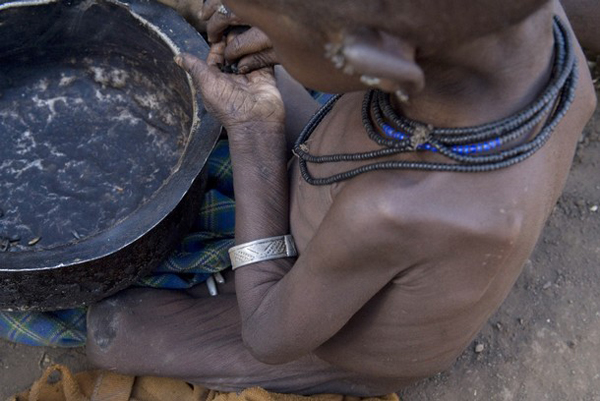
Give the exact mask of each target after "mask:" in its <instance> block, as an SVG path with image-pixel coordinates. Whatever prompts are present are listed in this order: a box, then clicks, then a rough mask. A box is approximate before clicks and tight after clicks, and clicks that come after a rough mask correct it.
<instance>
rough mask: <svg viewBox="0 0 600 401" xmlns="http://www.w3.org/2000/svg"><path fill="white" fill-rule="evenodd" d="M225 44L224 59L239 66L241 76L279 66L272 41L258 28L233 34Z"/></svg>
mask: <svg viewBox="0 0 600 401" xmlns="http://www.w3.org/2000/svg"><path fill="white" fill-rule="evenodd" d="M225 44H226V45H225V49H224V54H223V57H224V59H225V61H226V62H227V63H229V64H235V65H237V70H238V72H239V73H240V74H247V73H249V72H250V71H254V70H258V69H261V68H264V67H272V66H274V65H276V64H279V63H278V61H277V56H276V55H275V51H274V50H273V44H272V43H271V40H270V39H269V38H268V37H267V35H265V33H264V32H263V31H261V30H260V29H258V28H256V27H251V28H250V29H248V30H246V31H244V32H241V33H238V32H235V31H234V32H231V33H230V34H229V35H228V37H227V38H226V41H225Z"/></svg>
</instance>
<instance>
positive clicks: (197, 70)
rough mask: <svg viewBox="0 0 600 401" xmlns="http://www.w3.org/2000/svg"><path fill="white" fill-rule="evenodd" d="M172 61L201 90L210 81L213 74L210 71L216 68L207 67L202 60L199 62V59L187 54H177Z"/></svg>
mask: <svg viewBox="0 0 600 401" xmlns="http://www.w3.org/2000/svg"><path fill="white" fill-rule="evenodd" d="M174 60H175V63H177V65H178V66H180V67H181V68H183V69H184V70H185V71H187V73H188V74H190V75H191V76H192V79H193V80H194V84H195V85H196V86H197V87H198V88H202V87H203V84H204V83H206V82H209V81H210V80H211V76H212V75H213V74H214V71H212V69H213V68H216V67H210V66H208V65H207V64H206V62H204V61H203V60H200V59H199V58H197V57H194V56H192V55H191V54H188V53H181V54H178V55H177V56H175V59H174Z"/></svg>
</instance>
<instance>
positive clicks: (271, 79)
mask: <svg viewBox="0 0 600 401" xmlns="http://www.w3.org/2000/svg"><path fill="white" fill-rule="evenodd" d="M246 78H247V80H248V82H252V83H264V84H269V85H272V86H273V88H275V89H276V87H275V72H274V71H273V67H263V68H259V69H256V70H254V71H251V72H249V73H248V74H247V75H246Z"/></svg>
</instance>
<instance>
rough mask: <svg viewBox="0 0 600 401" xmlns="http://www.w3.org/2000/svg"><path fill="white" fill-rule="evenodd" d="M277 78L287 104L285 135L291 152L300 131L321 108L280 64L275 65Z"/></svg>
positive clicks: (278, 86) (282, 96)
mask: <svg viewBox="0 0 600 401" xmlns="http://www.w3.org/2000/svg"><path fill="white" fill-rule="evenodd" d="M275 80H276V82H277V89H279V92H280V93H281V98H282V99H283V103H284V105H285V137H286V141H287V149H288V152H291V149H292V147H293V146H294V143H295V142H296V139H297V138H298V136H299V135H300V132H302V130H303V129H304V127H305V126H306V124H307V123H308V121H309V120H310V118H311V117H312V116H313V114H315V113H316V111H317V110H318V109H319V103H318V102H317V101H316V100H315V99H313V97H312V96H311V95H310V94H309V93H308V91H307V90H306V89H305V88H304V87H303V86H302V85H301V84H300V83H299V82H298V81H296V80H295V79H294V78H292V77H291V76H290V74H288V73H287V71H286V70H285V69H284V68H283V67H282V66H280V65H277V66H275Z"/></svg>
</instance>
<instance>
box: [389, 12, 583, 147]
mask: <svg viewBox="0 0 600 401" xmlns="http://www.w3.org/2000/svg"><path fill="white" fill-rule="evenodd" d="M568 35H569V34H568V32H567V31H566V29H565V28H564V25H563V24H562V22H561V21H560V20H559V19H558V18H556V17H555V18H554V38H555V46H554V47H555V56H554V58H555V62H554V66H553V73H552V76H551V79H550V82H549V83H548V86H547V88H546V89H545V90H544V92H543V93H542V95H541V96H540V98H539V99H538V100H537V101H536V102H534V103H533V104H532V105H530V106H529V107H528V108H527V109H526V110H524V111H522V112H520V113H518V114H517V115H515V116H511V117H507V118H505V119H503V120H500V121H496V122H492V123H487V124H483V125H480V126H475V127H463V128H435V129H434V131H433V132H432V134H433V135H434V136H442V135H443V136H444V139H445V140H448V141H450V142H448V144H450V143H453V144H454V143H460V142H478V141H483V140H485V139H489V138H491V137H493V136H494V135H498V133H502V131H509V130H512V129H514V128H516V127H517V126H519V125H521V124H522V123H523V122H524V121H527V120H529V119H532V118H535V115H536V114H543V113H540V112H541V111H542V110H548V107H549V106H550V107H551V105H552V103H553V100H554V99H556V96H557V94H558V91H559V90H560V89H561V88H562V87H563V86H564V83H565V81H566V79H567V77H568V76H569V68H568V66H569V65H570V64H571V63H572V62H573V59H574V58H575V53H574V51H573V48H572V46H567V45H566V42H567V41H569V40H570V38H569V36H568ZM557 72H559V74H557ZM379 101H380V103H381V109H382V111H383V113H384V115H385V117H386V118H388V119H389V120H390V121H393V122H394V124H396V125H397V126H398V127H399V129H400V130H403V131H409V130H412V129H414V127H415V126H416V125H424V124H423V123H419V122H416V121H411V120H408V119H406V118H404V117H401V116H398V115H397V114H396V113H395V112H394V110H393V108H392V107H391V104H390V102H389V96H387V95H385V94H383V93H380V95H379ZM538 118H539V120H538V121H541V116H540V117H538ZM448 134H450V135H448ZM462 134H468V135H466V136H460V135H462Z"/></svg>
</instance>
